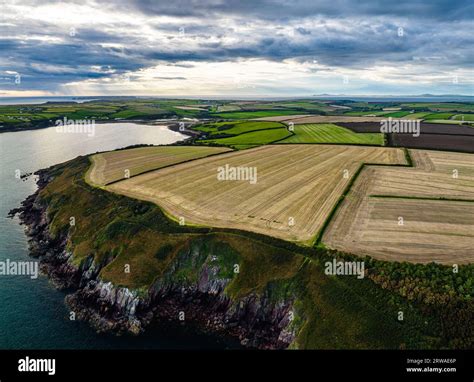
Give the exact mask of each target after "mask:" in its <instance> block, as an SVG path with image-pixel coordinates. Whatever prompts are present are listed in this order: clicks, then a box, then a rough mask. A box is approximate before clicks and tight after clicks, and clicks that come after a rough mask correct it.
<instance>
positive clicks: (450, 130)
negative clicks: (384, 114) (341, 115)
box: [338, 121, 474, 135]
mask: <svg viewBox="0 0 474 382" xmlns="http://www.w3.org/2000/svg"><path fill="white" fill-rule="evenodd" d="M445 122H447V121H445ZM338 125H339V126H342V127H345V128H347V129H350V130H352V131H354V132H356V133H376V132H380V123H379V122H362V123H358V122H357V123H345V122H340V123H338ZM420 134H443V135H474V128H472V127H470V126H458V125H451V124H449V123H444V124H440V123H432V121H430V123H425V122H420ZM408 135H409V134H408Z"/></svg>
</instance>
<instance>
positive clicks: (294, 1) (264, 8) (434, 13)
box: [122, 0, 473, 20]
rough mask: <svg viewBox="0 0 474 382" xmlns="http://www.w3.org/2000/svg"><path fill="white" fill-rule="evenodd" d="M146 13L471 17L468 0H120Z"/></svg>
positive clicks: (267, 17) (283, 17) (284, 17)
mask: <svg viewBox="0 0 474 382" xmlns="http://www.w3.org/2000/svg"><path fill="white" fill-rule="evenodd" d="M125 4H126V6H127V7H130V6H133V7H136V8H137V9H139V10H141V11H142V12H144V13H146V14H155V15H170V16H181V17H187V16H198V17H210V16H214V15H216V14H217V15H218V14H226V15H238V16H245V17H249V16H250V17H256V18H261V19H264V20H287V19H292V18H302V17H309V16H316V15H323V16H330V17H354V16H390V15H392V16H398V17H408V18H416V19H425V18H433V19H443V20H448V19H459V18H472V12H473V2H472V1H471V0H454V1H453V0H399V1H384V0H379V1H374V0H357V1H354V0H317V1H316V0H272V1H270V0H263V1H252V0H222V1H216V0H191V1H189V0H175V1H166V2H165V1H155V0H136V1H132V2H131V3H130V2H123V3H122V5H125Z"/></svg>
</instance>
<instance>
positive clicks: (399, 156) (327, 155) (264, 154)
mask: <svg viewBox="0 0 474 382" xmlns="http://www.w3.org/2000/svg"><path fill="white" fill-rule="evenodd" d="M367 162H368V163H380V164H404V163H405V157H404V153H403V151H402V150H399V149H393V148H382V147H380V148H379V147H356V146H342V145H336V146H331V145H291V146H289V145H270V146H263V147H258V148H254V149H250V150H245V151H239V152H235V153H229V154H225V155H223V156H221V155H218V156H214V157H210V158H204V159H198V160H195V161H192V162H187V163H183V164H180V165H177V166H173V167H167V168H163V169H161V170H157V171H153V172H148V173H146V174H142V175H139V176H136V177H133V178H131V179H127V180H125V181H121V182H118V183H114V184H112V185H110V186H107V189H108V190H110V191H113V192H116V193H119V194H123V195H126V196H130V197H133V198H137V199H143V200H148V201H152V202H155V203H157V204H158V205H160V206H161V207H162V208H164V209H165V211H167V213H168V214H170V215H172V216H174V217H175V218H184V219H185V222H186V223H187V224H188V223H190V224H197V225H205V226H214V227H227V228H237V229H242V230H247V231H254V232H258V233H262V234H266V235H269V236H274V237H278V238H282V239H286V240H290V241H297V242H301V243H305V244H311V243H312V242H313V240H314V239H315V236H316V234H317V233H318V232H319V230H320V229H321V227H322V226H323V224H324V222H325V221H326V218H327V217H328V215H329V214H330V212H331V210H332V209H333V207H334V205H335V204H336V202H337V201H338V199H339V197H340V195H341V194H342V192H343V190H344V189H345V187H346V186H347V184H348V183H349V182H350V181H351V177H352V176H353V175H354V174H355V173H356V172H357V170H358V169H359V167H360V166H361V164H362V163H367ZM226 165H229V166H230V167H241V166H243V167H245V166H248V167H255V168H256V169H257V179H258V181H257V182H256V183H255V184H251V183H250V182H248V181H223V180H218V179H217V171H218V168H219V167H224V166H226Z"/></svg>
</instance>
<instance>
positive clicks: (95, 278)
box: [9, 170, 296, 349]
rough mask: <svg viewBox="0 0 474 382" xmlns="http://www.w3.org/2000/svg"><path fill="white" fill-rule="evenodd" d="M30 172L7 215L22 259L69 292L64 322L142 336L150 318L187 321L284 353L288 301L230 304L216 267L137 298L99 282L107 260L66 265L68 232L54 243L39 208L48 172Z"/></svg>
mask: <svg viewBox="0 0 474 382" xmlns="http://www.w3.org/2000/svg"><path fill="white" fill-rule="evenodd" d="M36 175H37V176H38V181H37V184H38V190H37V191H36V192H35V193H34V194H33V195H30V196H29V197H28V198H27V199H25V201H23V203H22V205H21V207H20V208H16V209H13V210H12V211H10V213H9V216H14V215H16V214H18V216H19V218H20V221H21V224H23V225H25V232H26V234H27V236H28V242H29V249H30V254H31V256H33V257H35V258H37V259H38V260H39V262H40V269H41V271H42V272H43V273H44V274H46V275H47V276H48V277H49V279H50V280H51V281H52V283H53V284H54V285H55V287H56V288H58V289H62V290H67V291H68V292H71V293H69V294H68V295H67V296H66V298H65V300H66V304H67V305H68V307H69V308H70V310H71V317H72V319H77V320H83V321H86V322H88V323H89V324H90V325H91V326H92V327H93V328H94V329H95V330H96V331H97V332H112V333H116V334H133V335H138V334H141V333H143V332H144V331H145V328H146V327H147V326H148V325H149V324H150V323H151V322H152V321H160V320H161V321H174V322H180V321H184V322H192V323H193V324H196V325H197V327H199V328H200V329H201V330H203V331H208V332H212V333H216V334H220V335H223V336H231V337H233V338H237V339H238V340H239V341H240V342H241V344H242V345H243V346H245V347H250V348H259V349H285V348H287V347H288V346H289V345H290V344H291V343H292V342H293V340H294V338H295V336H296V333H295V330H296V329H295V328H293V327H292V325H291V324H292V322H291V319H290V316H291V314H290V312H291V311H292V307H293V301H290V300H288V301H286V300H285V301H283V302H279V303H276V302H274V301H271V299H269V298H268V296H266V294H265V293H263V294H262V295H256V294H251V295H249V296H246V297H245V298H240V299H237V300H231V299H230V298H229V297H228V296H227V295H226V294H225V293H224V289H225V287H226V286H227V284H228V283H229V281H230V280H227V279H218V278H216V275H217V274H218V271H219V269H216V267H210V266H208V265H204V266H203V267H202V269H199V270H198V272H199V275H198V277H197V280H198V281H197V282H196V283H195V284H192V285H189V284H177V283H173V282H169V281H165V280H158V281H157V282H155V284H154V285H153V286H152V287H151V288H150V290H149V291H148V293H147V294H146V295H143V293H141V294H139V293H138V292H136V291H132V290H129V289H127V288H122V287H115V286H114V285H112V284H111V283H107V282H104V281H102V280H101V279H100V277H99V273H100V270H101V269H102V268H103V267H104V266H106V265H107V263H108V262H109V261H111V260H112V259H107V260H106V261H105V263H104V264H94V261H93V256H92V255H91V256H90V257H88V258H87V260H86V261H83V262H82V263H81V265H80V266H76V265H74V264H73V263H72V261H71V259H72V253H71V252H68V249H67V247H68V246H67V243H68V233H67V232H66V233H62V234H59V235H58V237H55V238H53V237H51V235H50V233H49V223H50V222H49V220H48V215H47V205H45V203H44V202H43V201H42V200H41V197H40V191H41V190H42V189H43V188H44V187H46V185H47V184H48V183H49V182H50V181H51V175H50V174H49V172H48V170H40V171H38V172H37V173H36ZM193 255H194V254H192V253H189V256H193ZM177 267H179V264H175V265H174V268H177ZM175 270H176V269H175Z"/></svg>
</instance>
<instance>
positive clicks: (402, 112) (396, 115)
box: [383, 111, 410, 118]
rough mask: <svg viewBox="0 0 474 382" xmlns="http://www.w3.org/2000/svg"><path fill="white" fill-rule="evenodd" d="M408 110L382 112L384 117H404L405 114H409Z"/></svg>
mask: <svg viewBox="0 0 474 382" xmlns="http://www.w3.org/2000/svg"><path fill="white" fill-rule="evenodd" d="M409 114H410V112H409V111H394V112H391V113H387V114H384V115H383V116H384V117H392V118H402V117H405V116H406V115H409Z"/></svg>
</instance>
